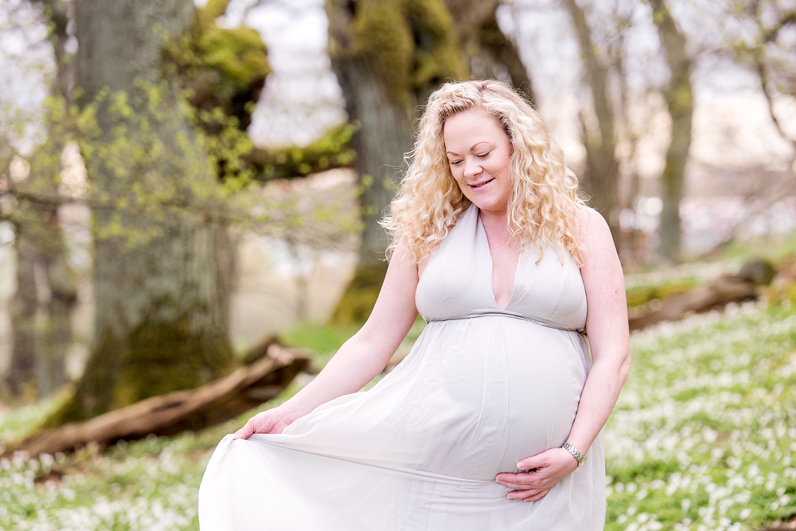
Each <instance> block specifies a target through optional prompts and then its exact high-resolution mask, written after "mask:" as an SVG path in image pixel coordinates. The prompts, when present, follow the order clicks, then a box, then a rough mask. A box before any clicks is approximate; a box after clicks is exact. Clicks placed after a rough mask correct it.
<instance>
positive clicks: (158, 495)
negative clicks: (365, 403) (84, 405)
mask: <svg viewBox="0 0 796 531" xmlns="http://www.w3.org/2000/svg"><path fill="white" fill-rule="evenodd" d="M715 274H717V273H716V272H713V271H712V270H710V269H706V270H698V269H697V270H694V269H681V270H679V273H678V272H677V271H675V272H674V273H673V275H674V276H677V275H680V276H681V277H682V276H689V275H691V276H694V275H696V276H697V277H699V276H700V275H701V276H702V277H705V278H709V277H711V276H715ZM671 278H672V276H671V275H669V276H668V277H666V278H663V277H662V278H660V279H658V278H657V277H652V278H646V279H644V278H636V279H635V280H630V279H629V280H630V281H629V284H633V282H635V284H636V285H640V284H646V283H655V282H660V281H667V282H669V281H671ZM700 278H701V277H700ZM421 330H422V323H418V325H417V326H415V327H414V328H413V330H412V333H411V334H410V337H409V338H408V339H407V341H406V342H405V344H404V345H403V346H402V348H409V346H410V345H411V343H412V341H413V340H414V339H415V338H416V337H417V335H418V334H419V333H420V331H421ZM353 331H354V330H353V329H351V330H330V329H327V328H324V327H319V326H311V325H302V326H296V327H294V328H292V329H290V330H288V331H286V332H285V333H284V334H283V339H284V340H285V341H286V342H289V343H292V344H295V345H297V346H302V347H306V348H309V349H311V350H313V351H314V352H315V353H316V356H317V362H318V364H319V365H322V364H323V363H325V361H327V360H328V359H329V357H330V355H331V353H332V352H334V350H336V348H337V347H339V345H340V344H342V342H343V341H345V339H346V338H347V337H348V336H349V335H350V334H351V333H353ZM631 351H632V355H633V369H632V373H631V376H630V378H629V380H628V382H627V384H626V385H625V388H624V389H623V391H622V395H621V397H620V399H619V402H618V404H617V406H616V409H615V410H614V412H613V414H612V416H611V418H610V420H609V422H608V425H607V426H606V428H605V447H606V469H607V474H608V477H607V483H608V515H607V524H606V529H607V530H609V531H615V530H616V531H618V530H626V531H646V530H659V529H666V530H693V531H708V530H738V531H740V530H759V529H763V528H766V527H767V526H773V525H774V523H775V522H777V521H781V522H786V521H788V520H789V519H790V518H791V516H792V515H794V514H796V460H794V458H796V455H794V454H796V308H791V307H788V306H769V305H767V304H765V303H750V304H746V305H742V306H732V307H729V308H727V310H726V311H725V312H722V313H709V314H702V315H695V316H691V317H689V318H687V319H685V320H683V321H681V322H678V323H664V324H661V325H658V326H655V327H653V328H649V329H646V330H644V331H640V332H636V333H634V334H633V335H632V338H631ZM309 378H310V377H309V376H306V375H302V377H300V378H298V379H297V380H296V381H295V382H294V383H293V384H292V385H291V387H290V388H289V389H288V390H286V392H285V393H283V395H282V396H280V398H279V399H277V400H274V401H271V402H269V403H268V404H266V405H264V406H263V407H262V408H261V409H267V408H269V407H273V406H275V405H277V404H279V403H280V402H281V401H282V400H285V399H286V398H287V397H289V396H291V395H292V394H293V393H295V392H296V391H297V390H298V389H299V388H300V386H301V385H303V384H306V383H307V381H309ZM56 401H57V398H56V399H52V400H49V401H43V402H40V403H37V404H35V405H31V406H27V407H23V408H19V409H13V410H5V411H0V443H2V442H3V441H8V440H11V439H13V438H14V437H17V436H19V435H21V434H23V433H25V432H27V431H28V430H30V429H31V428H32V427H34V426H35V425H36V424H37V423H38V422H39V421H40V420H41V419H43V418H44V417H45V416H46V415H47V413H48V412H50V411H51V410H52V408H53V407H54V404H55V403H56ZM255 412H256V410H255V411H251V412H248V413H246V414H245V415H242V416H241V417H239V418H237V419H234V420H232V421H230V422H227V423H225V424H223V425H220V426H217V427H215V428H212V429H208V430H205V431H203V432H201V433H184V434H182V435H179V436H175V437H170V438H165V437H150V438H148V439H145V440H142V441H138V442H133V443H120V444H117V445H116V446H114V447H113V448H111V449H110V450H108V451H106V452H103V453H100V452H99V451H98V450H97V449H96V448H92V447H86V448H84V449H81V450H80V451H78V452H76V453H74V454H72V455H66V456H65V455H60V454H59V455H55V456H49V455H43V456H41V457H39V458H38V459H28V458H26V456H23V455H18V456H16V457H15V458H13V459H10V460H7V459H6V460H0V529H4V530H5V529H7V530H12V529H13V530H15V531H24V530H41V531H44V530H52V531H56V530H57V531H69V530H75V531H77V530H80V531H87V530H97V531H99V530H103V531H105V530H113V531H116V530H119V531H121V530H142V531H143V530H146V531H157V530H170V531H171V530H196V529H198V521H197V516H196V497H197V491H198V488H199V483H200V481H201V477H202V473H203V471H204V469H205V466H206V465H207V461H208V460H209V458H210V454H211V453H212V450H213V448H214V446H215V445H216V443H217V442H218V441H219V440H220V439H221V438H222V437H223V435H224V434H226V433H231V432H233V431H234V430H235V429H237V428H238V427H239V426H241V425H242V424H243V423H244V422H245V420H246V419H247V418H248V417H249V416H251V415H252V414H253V413H255ZM781 529H785V527H782V528H781Z"/></svg>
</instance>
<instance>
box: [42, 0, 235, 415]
mask: <svg viewBox="0 0 796 531" xmlns="http://www.w3.org/2000/svg"><path fill="white" fill-rule="evenodd" d="M75 19H76V24H77V35H78V40H79V43H80V45H79V47H78V53H77V81H78V86H79V87H80V88H81V89H82V90H83V97H84V98H85V99H84V102H86V103H88V102H91V101H92V100H93V99H94V98H95V97H96V96H97V95H98V94H100V92H101V91H103V90H107V91H109V92H110V94H111V95H113V94H116V93H118V92H125V93H128V94H134V93H136V92H135V91H136V90H137V84H139V83H141V82H150V83H155V84H157V83H159V82H161V81H162V79H161V75H162V69H161V66H162V65H161V59H162V54H161V45H162V43H163V37H164V36H166V37H167V38H174V37H176V36H179V35H182V34H183V33H184V32H185V31H186V30H187V28H188V27H189V25H190V24H191V23H192V22H193V20H194V6H193V3H192V2H191V1H190V0H166V1H156V0H147V1H138V2H133V1H132V0H124V1H117V2H103V1H100V0H77V1H76V3H75ZM166 81H167V82H168V84H167V85H161V86H162V87H165V90H166V94H165V95H163V96H162V101H163V103H162V107H161V108H160V110H159V112H161V113H163V114H165V115H161V116H154V115H152V116H149V115H147V118H151V120H148V121H147V124H146V126H147V127H148V128H149V129H148V130H146V131H145V130H144V129H143V128H142V123H143V122H142V121H140V120H138V121H136V120H130V121H129V122H126V123H120V122H121V121H120V120H119V119H117V118H116V117H115V116H116V115H114V114H113V112H112V110H111V109H110V108H109V107H110V106H109V105H107V104H101V105H100V106H99V107H98V111H97V118H98V123H99V125H100V129H101V137H100V139H99V140H100V142H99V145H100V146H106V147H107V146H109V145H111V142H112V141H114V140H113V139H114V138H116V141H118V138H117V137H113V128H114V127H121V126H125V127H127V128H128V131H127V132H126V134H127V136H129V138H130V139H131V142H134V140H135V139H136V138H138V136H143V135H144V134H149V135H154V136H155V137H156V139H157V140H159V141H160V142H162V143H163V145H164V146H166V148H167V149H166V151H169V150H173V151H172V153H171V155H172V156H173V154H174V153H177V156H176V157H175V158H176V160H175V158H166V157H168V155H163V156H162V158H161V159H157V158H154V157H153V156H152V155H150V154H147V155H146V156H145V157H144V158H145V159H146V160H140V159H136V158H135V157H136V155H135V154H128V153H122V155H121V158H117V159H113V160H112V159H111V158H110V157H112V156H117V157H119V153H117V152H111V153H107V152H104V151H103V150H101V149H94V150H92V149H91V147H97V146H86V147H87V148H88V149H84V150H83V152H84V154H87V155H86V166H87V170H88V173H89V177H90V179H91V183H92V188H93V189H94V190H96V191H97V192H99V193H103V194H109V195H110V196H112V197H121V198H125V199H130V200H134V199H136V197H135V196H132V195H130V192H128V190H129V188H130V185H131V183H134V182H142V181H143V179H144V178H147V179H150V180H147V181H146V185H147V186H149V187H150V188H152V187H154V188H155V189H154V190H151V189H150V190H149V192H151V193H153V195H154V194H158V193H167V191H168V189H169V187H172V188H177V189H179V190H180V191H181V192H184V193H189V191H190V188H189V183H190V181H191V180H194V182H197V181H198V182H204V183H210V182H212V180H213V179H214V178H215V177H214V176H213V175H212V172H211V169H210V166H209V164H208V163H207V161H206V156H205V155H204V154H203V152H202V150H201V148H200V147H199V146H198V144H197V143H196V142H195V138H196V135H195V134H194V133H193V132H192V130H191V129H190V127H189V126H188V125H187V124H186V123H185V119H184V118H183V117H182V116H181V115H180V113H179V112H178V111H177V99H176V89H175V88H174V86H175V84H174V83H173V82H172V81H173V80H166ZM112 99H113V97H112V96H111V98H110V100H109V101H112ZM147 103H151V100H150V101H149V102H147ZM147 112H152V111H149V110H148V109H147V108H146V106H145V105H144V106H143V108H136V109H133V115H134V116H135V115H137V116H141V115H142V113H147ZM110 151H113V150H110ZM131 151H132V152H134V151H135V150H131ZM88 154H90V155H88ZM106 155H107V156H106ZM124 157H127V158H124ZM153 172H154V174H156V175H158V176H162V177H164V178H162V179H160V180H158V179H157V178H155V180H154V181H153V180H151V178H152V175H153ZM139 193H140V192H139ZM138 199H140V197H138ZM144 200H145V201H147V200H148V201H153V200H156V199H153V198H144ZM94 226H95V229H97V230H98V234H97V236H96V237H95V260H94V292H95V299H96V317H95V326H94V337H93V340H92V347H91V354H90V356H89V359H88V362H87V365H86V369H85V373H84V374H83V377H82V378H81V380H80V382H79V383H78V385H77V388H76V391H75V395H74V397H73V399H72V400H71V401H70V403H68V404H67V405H66V406H65V407H64V408H62V410H61V411H59V412H57V413H56V414H55V415H54V416H53V417H52V418H51V419H49V421H48V422H47V425H48V426H53V425H57V424H61V423H63V422H69V421H75V420H83V419H87V418H91V417H94V416H96V415H99V414H101V413H104V412H106V411H109V410H111V409H116V408H119V407H122V406H126V405H128V404H131V403H133V402H136V401H138V400H142V399H144V398H147V397H151V396H154V395H158V394H164V393H167V392H170V391H174V390H179V389H188V388H193V387H198V386H200V385H202V384H204V383H206V382H208V381H209V380H211V379H213V378H215V377H217V376H220V375H223V374H225V373H227V372H228V371H229V370H230V369H231V367H232V365H233V356H232V349H231V345H230V342H229V338H228V327H229V325H228V318H229V314H228V309H227V308H226V305H227V303H228V297H229V294H228V290H229V281H228V275H227V272H228V271H229V270H230V268H231V267H232V266H231V264H232V262H231V261H230V254H229V250H226V249H225V247H224V246H226V245H228V237H227V236H226V235H225V234H224V233H223V229H218V228H217V227H214V226H211V225H208V224H205V223H202V222H201V216H198V215H197V216H196V217H195V218H194V217H192V216H189V215H187V214H186V215H175V216H171V215H164V216H160V217H158V216H155V215H153V216H152V217H146V216H142V215H140V214H136V213H135V212H133V211H125V210H123V209H121V210H116V211H110V210H99V211H96V212H94ZM110 229H113V230H110Z"/></svg>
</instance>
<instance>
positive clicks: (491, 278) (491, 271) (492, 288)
mask: <svg viewBox="0 0 796 531" xmlns="http://www.w3.org/2000/svg"><path fill="white" fill-rule="evenodd" d="M475 215H476V221H475V223H476V226H477V227H478V229H479V230H480V231H481V234H482V235H483V237H484V241H485V242H486V254H487V256H488V258H489V284H488V286H489V294H490V295H491V296H492V303H493V304H494V305H495V307H496V308H498V309H499V310H505V309H506V308H508V307H509V306H511V303H512V302H513V301H514V294H515V292H516V288H517V271H518V270H519V269H520V260H522V253H520V255H519V256H517V263H516V264H515V265H514V275H513V277H512V280H511V294H510V295H509V300H508V302H506V305H505V306H501V305H499V304H498V302H497V297H496V296H495V286H494V277H495V264H494V260H493V258H492V249H491V248H490V247H489V237H488V236H487V234H486V227H484V224H483V222H482V221H481V211H480V209H478V208H477V207H476V214H475Z"/></svg>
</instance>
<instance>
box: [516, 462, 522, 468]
mask: <svg viewBox="0 0 796 531" xmlns="http://www.w3.org/2000/svg"><path fill="white" fill-rule="evenodd" d="M517 468H520V469H521V468H522V461H520V462H519V463H517Z"/></svg>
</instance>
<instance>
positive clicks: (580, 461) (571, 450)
mask: <svg viewBox="0 0 796 531" xmlns="http://www.w3.org/2000/svg"><path fill="white" fill-rule="evenodd" d="M561 448H563V449H564V450H566V451H567V452H569V453H571V454H572V456H573V457H574V458H575V459H577V460H578V467H581V466H583V463H584V462H585V461H586V456H585V455H583V454H582V453H580V452H579V451H578V450H577V448H575V447H574V446H572V445H571V444H569V443H568V442H565V443H564V444H562V445H561Z"/></svg>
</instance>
